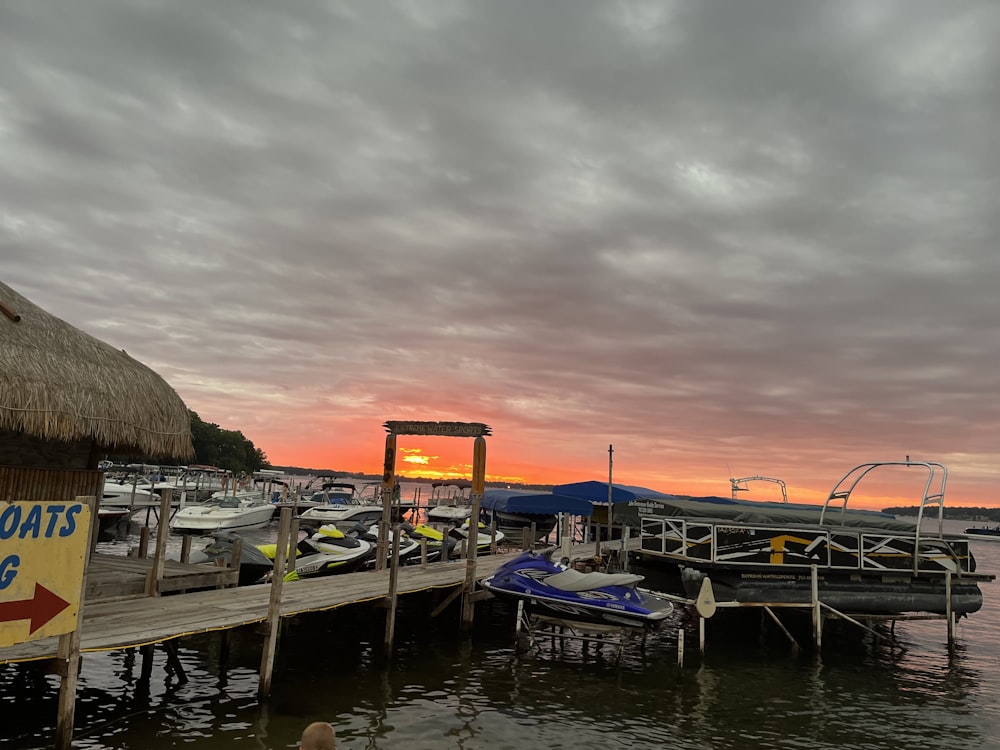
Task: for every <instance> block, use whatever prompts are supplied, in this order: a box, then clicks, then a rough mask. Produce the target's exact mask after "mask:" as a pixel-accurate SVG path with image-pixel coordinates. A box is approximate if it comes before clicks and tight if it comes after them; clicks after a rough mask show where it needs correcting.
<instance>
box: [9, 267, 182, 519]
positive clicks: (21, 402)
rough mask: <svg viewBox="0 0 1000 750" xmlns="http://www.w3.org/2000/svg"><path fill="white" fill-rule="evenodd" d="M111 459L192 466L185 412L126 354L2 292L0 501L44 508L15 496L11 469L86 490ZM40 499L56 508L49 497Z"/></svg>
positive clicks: (166, 389)
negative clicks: (43, 473) (129, 456)
mask: <svg viewBox="0 0 1000 750" xmlns="http://www.w3.org/2000/svg"><path fill="white" fill-rule="evenodd" d="M108 452H110V453H119V454H120V453H134V454H141V455H147V456H161V457H164V458H170V459H179V460H186V459H188V458H190V457H191V456H192V455H193V453H194V450H193V447H192V444H191V420H190V414H189V413H188V410H187V407H186V406H185V405H184V402H183V401H181V398H180V396H178V395H177V393H176V392H175V391H174V390H173V388H171V387H170V386H169V385H167V383H166V382H165V381H164V380H163V378H161V377H160V376H159V375H157V374H156V373H155V372H153V371H152V370H151V369H149V368H148V367H146V366H145V365H144V364H142V363H141V362H138V361H136V360H134V359H132V357H130V356H128V355H127V354H126V353H125V352H124V351H121V350H118V349H115V348H113V347H111V346H109V345H108V344H105V343H104V342H102V341H99V340H98V339H96V338H94V337H93V336H90V335H88V334H86V333H84V332H83V331H80V330H79V329H77V328H74V327H73V326H71V325H69V324H68V323H66V322H65V321H63V320H60V319H59V318H57V317H55V316H53V315H51V314H49V313H47V312H45V311H44V310H42V309H41V308H40V307H38V306H37V305H34V304H32V303H31V302H29V301H28V300H27V299H26V298H24V297H23V296H21V295H20V294H18V293H17V292H15V291H14V290H13V289H11V288H10V287H9V286H7V285H6V284H3V283H0V500H26V499H41V498H39V497H26V496H24V495H25V491H24V490H23V489H22V490H21V491H18V492H16V493H13V494H15V495H19V496H12V490H11V483H12V481H14V480H13V479H12V477H13V474H14V473H15V472H13V471H12V470H11V467H18V469H21V470H30V469H57V470H62V471H61V473H62V474H63V475H64V476H68V475H70V474H71V473H72V471H67V470H74V471H80V472H83V473H85V474H86V475H89V476H90V478H91V482H92V481H93V478H94V477H95V476H98V477H99V475H98V474H97V472H96V469H97V464H98V460H99V459H100V457H101V455H102V454H104V453H108ZM29 473H30V472H29ZM4 476H6V481H4ZM81 478H82V477H81ZM19 484H22V485H23V482H19ZM79 489H82V487H79V486H78V487H76V488H75V489H74V490H73V491H77V490H79ZM66 491H69V488H68V487H67V490H66ZM27 494H29V495H35V494H37V492H36V491H32V492H29V493H27ZM45 494H46V495H48V496H49V497H50V499H59V498H54V497H51V495H52V494H53V490H52V489H51V487H50V488H49V489H47V490H45ZM59 494H61V495H62V496H63V497H65V493H63V492H60V493H59ZM85 494H90V493H85Z"/></svg>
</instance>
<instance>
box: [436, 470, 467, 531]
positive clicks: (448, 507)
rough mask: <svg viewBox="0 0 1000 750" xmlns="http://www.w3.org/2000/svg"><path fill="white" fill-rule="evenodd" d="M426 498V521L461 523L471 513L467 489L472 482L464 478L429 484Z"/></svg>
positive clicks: (449, 523)
mask: <svg viewBox="0 0 1000 750" xmlns="http://www.w3.org/2000/svg"><path fill="white" fill-rule="evenodd" d="M431 488H432V489H431V496H430V498H429V499H428V500H427V514H426V518H427V523H430V524H447V525H461V524H462V523H463V522H464V521H466V520H468V518H469V515H470V514H471V513H472V505H471V498H470V496H469V491H470V490H471V488H472V484H471V483H469V482H466V481H464V480H445V481H440V482H434V483H433V484H432V485H431Z"/></svg>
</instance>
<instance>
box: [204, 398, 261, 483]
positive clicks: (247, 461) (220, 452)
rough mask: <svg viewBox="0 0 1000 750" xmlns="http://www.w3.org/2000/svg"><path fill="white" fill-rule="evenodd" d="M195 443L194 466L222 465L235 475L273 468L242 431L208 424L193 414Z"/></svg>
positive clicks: (220, 466) (222, 467)
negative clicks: (195, 464)
mask: <svg viewBox="0 0 1000 750" xmlns="http://www.w3.org/2000/svg"><path fill="white" fill-rule="evenodd" d="M191 440H192V442H193V443H194V452H195V459H194V461H192V463H197V464H207V465H209V466H218V467H219V468H220V469H229V470H230V471H232V472H233V473H234V474H239V473H251V472H254V471H257V470H258V469H267V468H270V464H269V463H268V461H267V456H266V455H264V452H263V451H262V450H260V448H256V447H254V444H253V443H252V442H251V441H250V440H247V438H246V437H244V435H243V433H242V432H239V431H237V430H224V429H222V428H221V427H219V425H217V424H213V423H211V422H204V421H202V419H201V417H199V416H198V415H197V414H196V413H195V412H191Z"/></svg>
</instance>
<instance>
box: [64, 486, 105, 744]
mask: <svg viewBox="0 0 1000 750" xmlns="http://www.w3.org/2000/svg"><path fill="white" fill-rule="evenodd" d="M76 501H77V502H83V503H86V504H87V506H88V507H89V508H90V512H91V513H92V514H93V515H94V517H96V516H97V507H98V502H97V497H96V496H94V497H78V498H76ZM87 533H88V534H93V533H94V526H93V525H91V527H90V529H89V530H88V532H87ZM90 546H91V539H90V538H88V539H87V546H86V548H85V549H87V550H88V553H87V554H85V555H84V556H83V581H82V582H81V591H80V606H79V609H78V610H77V613H76V626H75V627H74V628H73V630H72V632H70V633H66V634H65V635H61V636H59V651H58V659H59V664H60V669H61V671H62V679H61V680H60V684H59V713H58V716H57V717H56V736H55V747H56V750H70V748H72V746H73V722H74V720H75V716H76V686H77V681H78V680H79V677H80V630H81V628H82V627H83V590H84V589H86V580H87V563H88V562H89V560H90V554H89V550H90Z"/></svg>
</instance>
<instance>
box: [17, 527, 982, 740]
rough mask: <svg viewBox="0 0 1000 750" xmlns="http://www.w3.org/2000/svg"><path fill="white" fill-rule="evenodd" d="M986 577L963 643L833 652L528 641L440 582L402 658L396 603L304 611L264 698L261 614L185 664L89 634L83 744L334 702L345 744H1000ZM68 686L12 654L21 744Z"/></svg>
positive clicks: (926, 641)
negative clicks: (390, 626) (95, 644)
mask: <svg viewBox="0 0 1000 750" xmlns="http://www.w3.org/2000/svg"><path fill="white" fill-rule="evenodd" d="M976 553H977V557H979V559H980V566H981V569H985V570H996V569H998V568H1000V565H998V564H997V563H998V562H1000V560H998V559H997V557H998V555H1000V545H995V546H994V547H993V548H991V549H990V550H982V551H980V550H978V549H977V551H976ZM994 586H995V584H994ZM984 593H985V595H986V596H985V605H984V610H983V611H982V612H980V613H977V614H976V615H973V616H972V617H971V618H969V619H968V620H963V621H962V622H961V623H960V625H959V628H958V632H957V637H958V639H959V641H958V644H957V647H956V648H955V650H954V652H953V653H952V654H950V655H949V653H948V651H947V648H946V642H945V641H946V632H945V627H944V625H943V623H941V622H912V623H901V624H900V625H899V626H898V627H897V628H896V635H897V637H898V638H899V647H891V646H888V645H886V644H884V643H881V642H879V641H873V640H872V639H871V638H870V636H868V635H859V634H858V633H855V634H854V635H853V636H849V635H845V636H844V637H843V638H838V639H836V640H835V636H834V635H832V634H831V640H830V642H829V643H828V646H830V647H829V648H824V651H823V653H822V656H821V657H816V656H813V655H810V654H808V653H804V654H803V655H801V656H798V657H796V656H793V655H792V653H791V651H790V649H789V647H788V643H787V641H785V640H784V638H783V637H771V636H770V635H768V633H767V632H765V633H764V634H763V636H762V632H761V626H760V620H756V621H754V620H750V621H746V622H745V623H744V625H743V626H742V629H741V630H738V631H736V632H731V631H730V630H727V629H725V628H720V627H715V625H714V624H713V626H712V627H710V628H709V633H708V651H707V653H706V655H705V657H704V658H703V659H702V658H700V657H699V655H698V653H697V647H696V645H692V644H696V643H697V634H696V624H695V625H694V626H692V621H688V622H685V620H684V619H683V617H682V616H680V614H679V615H678V619H676V620H675V621H671V622H670V623H669V624H668V626H667V627H666V628H664V629H663V630H662V631H660V632H658V633H655V634H654V635H652V636H651V637H650V638H649V639H648V640H647V642H646V644H645V648H644V649H640V648H638V647H630V648H628V649H627V650H626V652H625V653H624V654H623V655H622V658H621V659H620V660H619V659H618V658H617V654H616V653H615V651H614V649H611V648H603V649H596V648H594V647H588V648H584V647H583V645H582V644H579V643H563V644H558V643H551V642H548V641H545V640H542V641H540V642H539V644H538V648H536V649H533V650H526V649H524V648H517V647H516V644H515V640H514V616H515V615H514V610H513V608H511V607H508V606H504V605H503V604H502V603H501V602H486V603H483V604H482V605H481V606H480V608H479V609H478V611H477V615H476V625H475V630H474V633H473V634H472V638H471V639H464V638H462V637H461V636H460V635H459V629H458V612H457V607H452V608H450V609H449V610H446V611H445V612H444V613H443V614H442V615H441V616H440V617H437V618H431V617H430V616H429V614H428V613H429V612H430V611H431V610H432V609H433V607H434V604H435V603H436V600H435V598H434V597H433V596H431V595H428V596H424V595H421V596H414V597H410V598H408V599H407V601H406V603H405V604H404V606H402V607H401V609H400V611H399V614H398V620H397V628H396V632H397V638H398V642H397V648H396V651H395V653H394V655H393V658H392V660H391V662H387V661H386V660H385V659H384V658H383V656H382V654H381V651H382V639H383V637H384V612H382V611H380V610H376V609H373V608H368V607H356V608H344V609H340V610H336V611H335V612H330V613H316V614H313V615H309V616H303V617H296V618H294V619H293V620H290V621H288V622H287V623H286V625H285V627H284V628H283V632H282V638H281V642H280V647H279V654H278V662H277V664H276V672H275V678H274V683H273V695H272V698H271V699H270V700H269V701H268V702H267V704H266V705H261V704H259V703H258V701H257V695H256V691H257V673H258V670H259V667H260V658H261V649H262V643H263V641H262V637H261V635H260V634H259V633H258V632H256V631H255V630H254V629H253V628H246V629H241V630H238V631H235V632H233V633H232V635H231V636H230V638H229V639H228V643H227V642H226V640H225V639H223V637H222V635H221V634H220V633H210V634H205V635H201V636H196V637H190V638H185V639H184V640H183V641H181V642H180V644H179V648H178V651H177V656H178V658H179V660H180V662H181V664H182V665H183V668H184V673H185V675H186V677H187V680H186V681H182V680H181V679H180V676H179V675H178V674H176V673H171V672H170V670H168V669H167V660H166V654H165V652H164V651H163V649H162V647H158V648H156V649H155V650H154V652H153V659H152V661H151V662H149V666H148V669H146V670H144V669H143V659H142V654H141V652H139V651H133V652H126V651H121V652H111V653H105V654H87V655H85V656H84V666H83V671H82V677H81V686H80V693H79V702H78V707H77V727H78V731H77V739H76V741H75V745H74V746H75V747H79V748H87V749H89V750H122V749H124V748H137V747H141V748H151V749H153V750H157V749H158V748H166V747H176V746H178V745H181V744H183V745H185V746H188V747H192V748H206V749H213V748H222V747H226V748H253V749H254V750H263V749H265V748H266V749H267V750H271V749H272V748H274V749H276V748H289V747H295V745H296V742H297V739H298V736H299V734H300V733H301V730H302V727H303V726H304V725H305V724H306V723H308V722H309V721H313V720H318V719H322V720H327V721H331V722H333V723H334V724H335V725H336V726H337V729H338V735H339V736H340V742H339V743H338V747H341V748H342V749H345V750H351V749H352V748H355V749H356V748H367V749H368V750H376V749H378V750H383V749H385V750H392V749H393V748H404V747H405V748H407V750H422V749H423V748H435V750H436V749H437V748H461V749H462V750H479V749H480V748H490V750H503V749H505V748H509V749H511V750H514V749H516V750H523V749H524V748H526V747H550V748H554V749H557V750H558V749H560V748H566V749H567V750H568V749H569V748H572V749H573V750H581V749H582V750H587V749H589V748H602V750H603V749H605V748H628V749H629V750H652V748H662V747H665V746H669V747H671V748H677V749H678V750H693V749H694V748H699V749H701V748H708V749H710V750H745V749H753V748H765V747H766V748H810V749H811V750H833V748H838V750H842V749H843V748H847V747H850V748H869V747H870V748H876V747H929V746H933V747H935V748H940V749H942V750H959V749H961V750H968V749H969V748H974V747H991V746H1000V743H998V727H1000V715H998V705H1000V663H998V662H1000V655H998V654H997V653H996V651H995V650H994V644H995V643H996V641H997V640H998V639H1000V607H998V606H997V604H996V602H995V599H996V595H997V594H998V593H1000V592H998V591H994V590H993V589H989V588H988V589H986V590H985V591H984ZM679 629H686V632H687V638H688V640H687V644H688V650H687V657H686V658H687V662H688V663H687V665H686V666H685V667H683V668H679V667H678V666H677V663H676V662H677V631H678V630H679ZM772 632H773V631H772ZM834 645H835V646H836V648H833V647H832V646H834ZM57 704H58V681H57V680H56V678H54V677H50V676H47V675H45V674H44V673H43V671H42V670H41V668H40V667H39V665H31V664H28V665H19V666H9V665H8V666H5V667H0V726H2V727H3V728H4V731H3V739H4V740H5V741H6V744H5V747H11V748H12V749H13V750H22V749H24V748H46V747H50V746H51V738H52V736H53V733H54V724H55V717H56V711H57ZM991 743H992V744H991Z"/></svg>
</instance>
